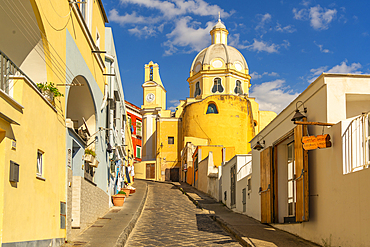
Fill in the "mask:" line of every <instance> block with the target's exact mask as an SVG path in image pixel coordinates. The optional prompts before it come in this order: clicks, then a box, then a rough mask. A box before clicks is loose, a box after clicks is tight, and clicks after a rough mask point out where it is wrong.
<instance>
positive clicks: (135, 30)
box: [128, 26, 156, 38]
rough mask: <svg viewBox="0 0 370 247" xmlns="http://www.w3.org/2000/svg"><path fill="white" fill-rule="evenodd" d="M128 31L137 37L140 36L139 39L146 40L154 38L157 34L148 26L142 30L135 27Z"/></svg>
mask: <svg viewBox="0 0 370 247" xmlns="http://www.w3.org/2000/svg"><path fill="white" fill-rule="evenodd" d="M128 31H129V32H130V33H131V34H133V35H135V36H138V37H142V36H144V37H145V38H148V37H150V36H154V35H155V33H156V31H155V29H154V28H153V27H148V26H145V27H143V28H141V29H139V28H138V27H134V28H131V29H128Z"/></svg>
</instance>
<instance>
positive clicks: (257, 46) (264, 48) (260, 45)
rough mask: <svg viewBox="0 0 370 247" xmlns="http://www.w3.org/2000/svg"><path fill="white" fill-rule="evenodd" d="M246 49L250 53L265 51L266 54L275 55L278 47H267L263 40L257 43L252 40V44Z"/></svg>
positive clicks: (273, 45) (274, 45)
mask: <svg viewBox="0 0 370 247" xmlns="http://www.w3.org/2000/svg"><path fill="white" fill-rule="evenodd" d="M247 48H248V49H249V50H251V51H257V52H261V51H265V52H267V53H277V52H278V49H279V45H277V44H271V45H269V44H267V43H266V42H264V41H263V40H262V41H258V40H256V39H253V44H251V45H248V46H247Z"/></svg>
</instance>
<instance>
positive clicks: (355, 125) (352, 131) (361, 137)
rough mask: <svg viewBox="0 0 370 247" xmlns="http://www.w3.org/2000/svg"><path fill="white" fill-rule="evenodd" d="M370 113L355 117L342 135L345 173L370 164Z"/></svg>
mask: <svg viewBox="0 0 370 247" xmlns="http://www.w3.org/2000/svg"><path fill="white" fill-rule="evenodd" d="M369 115H370V113H363V114H362V115H361V116H359V117H357V118H355V119H353V120H352V121H351V122H350V124H349V125H348V127H347V129H346V130H345V131H344V133H343V135H342V149H343V174H348V173H351V172H354V171H358V170H362V169H364V168H368V167H369V165H370V162H369V161H370V153H369V151H370V149H369V144H370V142H369V138H370V137H369V134H370V130H369V128H370V122H369V121H370V119H369Z"/></svg>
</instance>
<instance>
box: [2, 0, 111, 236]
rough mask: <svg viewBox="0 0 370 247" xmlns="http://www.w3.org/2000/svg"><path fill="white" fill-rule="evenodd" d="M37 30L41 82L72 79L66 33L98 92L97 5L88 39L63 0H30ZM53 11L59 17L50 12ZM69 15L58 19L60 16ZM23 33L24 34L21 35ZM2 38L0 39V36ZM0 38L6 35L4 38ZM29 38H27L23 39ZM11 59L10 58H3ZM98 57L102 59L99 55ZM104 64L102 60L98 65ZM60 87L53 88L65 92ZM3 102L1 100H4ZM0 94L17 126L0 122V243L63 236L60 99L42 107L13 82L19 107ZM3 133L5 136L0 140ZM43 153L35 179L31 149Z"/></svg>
mask: <svg viewBox="0 0 370 247" xmlns="http://www.w3.org/2000/svg"><path fill="white" fill-rule="evenodd" d="M30 2H31V5H32V7H33V11H34V13H26V14H30V15H31V16H32V15H34V16H35V19H36V20H37V23H38V26H39V29H40V32H41V33H43V34H44V35H45V36H44V37H43V38H42V40H43V48H44V53H45V60H46V63H47V65H44V66H45V67H46V71H47V81H48V82H54V84H65V83H66V82H67V83H71V82H72V79H73V78H72V75H70V74H69V75H68V77H67V78H66V76H65V74H66V71H67V74H68V69H67V68H66V67H65V64H66V33H67V30H68V32H69V33H70V34H71V35H72V37H73V39H74V40H75V43H76V45H77V47H78V48H79V50H80V52H81V54H82V57H83V58H84V60H85V62H86V65H87V66H88V68H89V70H90V72H91V74H92V75H93V76H94V78H95V80H96V82H97V83H98V86H99V88H100V90H101V91H102V92H103V91H104V82H105V77H104V76H103V73H104V71H105V69H104V66H101V65H102V63H101V62H103V60H100V59H98V57H97V56H96V55H94V54H92V52H91V51H92V50H93V49H94V42H95V41H96V30H98V32H99V34H100V47H101V50H104V47H105V29H104V26H105V23H104V18H103V16H102V12H101V10H100V7H99V3H98V1H93V2H92V4H93V12H92V20H93V21H92V25H91V30H90V31H91V37H92V39H93V41H92V42H89V40H90V36H89V35H88V32H89V31H87V32H84V31H83V29H84V25H82V24H81V23H80V21H79V18H77V15H76V13H77V12H76V11H75V10H74V9H73V10H72V11H71V12H70V4H69V3H68V1H52V2H50V1H46V0H31V1H30ZM56 10H57V11H58V13H60V15H58V14H56V13H55V11H56ZM68 13H70V16H67V17H64V18H62V17H61V16H62V15H67V14H68ZM26 35H27V34H26ZM3 38H4V37H3ZM5 38H6V37H5ZM28 38H30V37H28ZM8 55H10V56H11V54H8ZM101 58H102V59H104V56H103V55H101ZM103 63H104V62H103ZM65 88H66V87H65V86H58V89H59V90H60V91H61V93H63V94H65ZM5 98H6V97H5ZM5 98H4V97H3V96H0V109H1V112H2V113H3V114H6V115H7V116H8V117H10V118H12V119H13V120H14V121H17V122H18V123H19V124H20V125H14V124H9V123H8V122H5V121H3V120H0V130H1V131H0V141H1V143H0V149H1V150H0V157H1V159H0V166H1V167H3V169H2V170H1V172H0V176H2V177H3V178H4V179H3V182H2V183H1V184H0V193H1V195H3V196H1V197H0V198H1V200H0V207H1V208H0V215H1V216H0V224H1V225H0V228H1V229H0V232H1V242H2V243H7V242H21V241H32V240H41V239H51V238H65V237H66V230H64V229H60V202H61V201H63V202H65V201H66V136H65V135H66V130H65V124H64V122H65V113H66V111H65V107H64V106H65V100H66V99H65V97H61V98H59V99H57V100H56V102H55V103H56V104H55V107H56V111H55V109H54V108H53V107H52V106H50V105H49V104H47V103H46V102H45V100H44V98H42V97H41V96H40V95H39V94H38V93H37V92H36V91H35V89H34V88H33V87H32V86H31V85H30V84H28V83H26V82H25V81H23V80H18V81H17V82H16V83H15V86H14V96H13V98H14V99H15V100H16V101H17V102H18V103H20V104H22V105H23V106H24V109H22V108H21V107H19V105H17V104H14V103H11V101H9V100H4V99H5ZM3 130H4V131H6V132H5V137H2V135H4V131H3ZM12 139H14V140H16V144H17V148H16V150H10V145H11V140H12ZM38 150H41V151H43V152H44V155H43V158H44V172H43V178H45V180H42V179H38V178H36V169H37V168H36V162H37V151H38ZM10 160H12V161H14V162H16V163H18V164H19V165H20V175H19V180H20V181H19V182H18V183H17V184H14V183H13V184H11V183H10V182H9V167H10Z"/></svg>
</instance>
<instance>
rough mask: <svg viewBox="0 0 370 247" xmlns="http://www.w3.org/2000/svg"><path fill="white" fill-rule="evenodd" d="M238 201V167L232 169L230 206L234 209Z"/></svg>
mask: <svg viewBox="0 0 370 247" xmlns="http://www.w3.org/2000/svg"><path fill="white" fill-rule="evenodd" d="M235 201H236V165H234V166H232V167H231V168H230V206H231V207H234V206H235Z"/></svg>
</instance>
